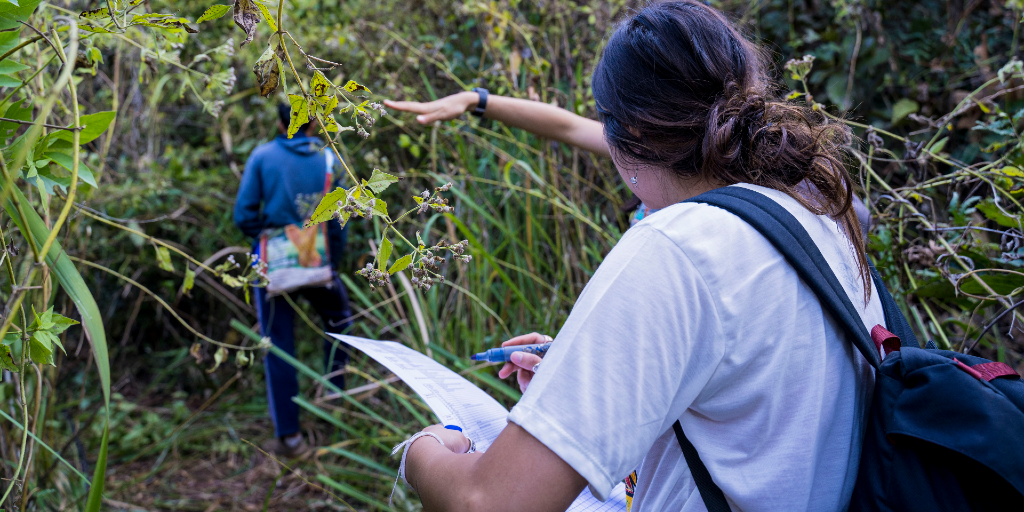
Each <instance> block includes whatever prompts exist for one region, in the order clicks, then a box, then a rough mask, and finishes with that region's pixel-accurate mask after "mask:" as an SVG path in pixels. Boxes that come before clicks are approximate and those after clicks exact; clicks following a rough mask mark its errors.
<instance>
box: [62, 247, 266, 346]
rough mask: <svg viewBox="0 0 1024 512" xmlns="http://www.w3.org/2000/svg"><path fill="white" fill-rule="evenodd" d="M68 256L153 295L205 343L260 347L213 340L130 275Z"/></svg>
mask: <svg viewBox="0 0 1024 512" xmlns="http://www.w3.org/2000/svg"><path fill="white" fill-rule="evenodd" d="M68 258H69V259H71V261H75V262H78V263H81V264H83V265H87V266H90V267H93V268H95V269H99V270H102V271H104V272H106V273H108V274H111V275H113V276H116V277H117V278H118V279H121V280H122V281H124V282H126V283H128V284H130V285H132V286H134V287H136V288H138V289H139V290H142V291H143V292H144V293H145V294H147V295H149V296H150V297H153V299H154V300H156V301H157V302H159V303H160V305H161V306H163V307H164V309H166V310H167V312H168V313H170V314H171V316H173V317H174V319H175V320H177V321H178V322H179V323H180V324H181V325H183V326H184V327H185V328H186V329H188V330H189V332H191V333H192V334H194V335H195V336H196V337H197V338H199V339H201V340H203V341H205V342H207V343H211V344H213V345H217V346H219V347H224V348H230V349H233V350H259V349H260V347H259V346H253V347H243V346H240V345H232V344H230V343H224V342H223V341H217V340H215V339H213V338H211V337H209V336H207V335H205V334H203V333H201V332H199V331H197V330H196V329H195V328H194V327H192V326H191V325H189V323H188V322H186V321H185V319H183V318H181V317H180V316H178V313H177V311H174V308H172V307H171V306H170V304H168V303H167V302H166V301H164V300H163V299H162V298H160V296H159V295H157V294H155V293H153V291H152V290H150V289H149V288H146V287H145V286H143V285H142V284H140V283H139V282H138V281H136V280H134V279H132V278H130V277H128V276H126V275H124V274H122V273H120V272H118V271H116V270H114V269H111V268H108V267H105V266H103V265H100V264H99V263H93V262H91V261H89V260H83V259H82V258H77V257H75V256H70V255H69V256H68Z"/></svg>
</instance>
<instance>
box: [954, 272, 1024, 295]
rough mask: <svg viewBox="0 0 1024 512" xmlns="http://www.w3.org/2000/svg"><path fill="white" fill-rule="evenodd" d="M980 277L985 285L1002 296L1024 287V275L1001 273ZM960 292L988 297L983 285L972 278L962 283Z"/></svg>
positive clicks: (981, 275)
mask: <svg viewBox="0 0 1024 512" xmlns="http://www.w3.org/2000/svg"><path fill="white" fill-rule="evenodd" d="M978 277H980V278H981V280H982V281H985V284H987V285H989V286H990V287H991V288H992V291H994V292H996V293H998V294H1000V295H1007V294H1009V293H1010V292H1012V291H1014V290H1016V289H1017V288H1020V287H1022V286H1024V275H1018V274H1009V273H1002V272H999V273H993V274H980V275H979V276H978ZM960 290H962V291H963V292H965V293H970V294H972V295H988V291H987V290H985V289H984V288H982V286H981V283H979V282H977V281H975V280H974V279H973V278H970V277H969V278H966V279H964V280H962V281H960Z"/></svg>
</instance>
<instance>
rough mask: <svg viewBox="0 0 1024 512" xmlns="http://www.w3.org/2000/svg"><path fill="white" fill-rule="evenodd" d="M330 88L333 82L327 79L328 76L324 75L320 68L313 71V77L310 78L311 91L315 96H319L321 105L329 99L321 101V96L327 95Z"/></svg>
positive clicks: (318, 99)
mask: <svg viewBox="0 0 1024 512" xmlns="http://www.w3.org/2000/svg"><path fill="white" fill-rule="evenodd" d="M330 90H331V82H329V81H328V80H327V77H326V76H324V74H323V72H321V71H320V70H316V71H315V72H313V79H312V80H310V82H309V91H310V92H311V93H312V94H313V96H317V101H318V102H319V103H320V104H321V105H324V104H326V103H327V101H329V99H328V98H324V99H323V100H322V101H321V100H320V97H323V96H327V93H328V92H329V91H330Z"/></svg>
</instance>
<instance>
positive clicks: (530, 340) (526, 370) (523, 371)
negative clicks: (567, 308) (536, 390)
mask: <svg viewBox="0 0 1024 512" xmlns="http://www.w3.org/2000/svg"><path fill="white" fill-rule="evenodd" d="M549 341H551V336H547V335H544V334H540V333H536V332H532V333H530V334H524V335H522V336H516V337H515V338H512V339H510V340H508V341H506V342H504V343H502V344H501V346H503V347H508V346H512V345H539V344H541V343H547V342H549ZM511 359H512V361H511V362H508V363H505V366H502V367H501V369H500V370H498V377H501V378H502V379H504V378H506V377H508V376H509V375H512V372H517V373H518V374H517V375H516V379H517V380H518V381H519V390H520V391H522V392H524V393H525V392H526V388H527V387H528V386H529V385H530V381H531V380H533V367H534V366H537V365H538V364H540V362H541V357H540V356H538V355H536V354H527V353H526V352H515V353H513V354H512V357H511Z"/></svg>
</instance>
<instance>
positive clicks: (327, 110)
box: [324, 94, 338, 114]
mask: <svg viewBox="0 0 1024 512" xmlns="http://www.w3.org/2000/svg"><path fill="white" fill-rule="evenodd" d="M336 108H338V96H336V95H334V94H331V99H329V100H327V103H324V114H331V113H332V112H334V109H336Z"/></svg>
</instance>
